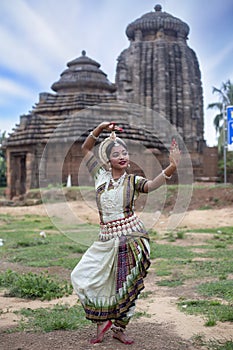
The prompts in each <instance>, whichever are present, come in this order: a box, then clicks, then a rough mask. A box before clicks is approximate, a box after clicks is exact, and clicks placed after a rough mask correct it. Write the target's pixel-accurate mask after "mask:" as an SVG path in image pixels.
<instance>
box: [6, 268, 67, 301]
mask: <svg viewBox="0 0 233 350" xmlns="http://www.w3.org/2000/svg"><path fill="white" fill-rule="evenodd" d="M0 286H1V287H6V288H7V292H6V293H5V295H6V296H9V297H18V298H25V299H40V300H51V299H56V298H61V297H63V296H64V295H69V294H71V293H72V290H73V289H72V286H71V284H68V283H67V282H64V283H61V282H60V283H59V282H57V281H55V280H53V279H52V278H51V277H50V276H49V275H48V274H45V273H41V274H39V275H38V274H35V273H31V272H29V273H27V274H22V275H20V274H18V273H16V272H13V271H10V270H9V271H7V272H5V274H3V275H0Z"/></svg>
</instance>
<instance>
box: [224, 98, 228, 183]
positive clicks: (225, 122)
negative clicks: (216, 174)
mask: <svg viewBox="0 0 233 350" xmlns="http://www.w3.org/2000/svg"><path fill="white" fill-rule="evenodd" d="M226 118H227V114H226V106H225V104H224V105H223V128H224V130H223V160H224V184H226V183H227V120H226Z"/></svg>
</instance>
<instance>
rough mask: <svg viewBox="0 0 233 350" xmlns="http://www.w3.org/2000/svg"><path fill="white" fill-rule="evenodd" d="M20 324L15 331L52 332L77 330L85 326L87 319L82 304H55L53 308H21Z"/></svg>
mask: <svg viewBox="0 0 233 350" xmlns="http://www.w3.org/2000/svg"><path fill="white" fill-rule="evenodd" d="M16 313H18V314H19V315H21V316H22V317H21V321H20V322H19V325H18V326H17V327H15V328H14V329H13V331H21V332H22V331H33V332H51V331H54V330H75V329H80V328H82V327H85V326H86V325H87V324H89V322H88V321H87V320H86V319H85V314H84V311H83V308H82V307H81V306H80V305H75V306H72V307H70V306H69V305H55V306H54V307H52V308H39V309H36V310H32V309H21V310H20V311H18V312H16Z"/></svg>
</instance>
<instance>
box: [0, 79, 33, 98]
mask: <svg viewBox="0 0 233 350" xmlns="http://www.w3.org/2000/svg"><path fill="white" fill-rule="evenodd" d="M32 97H34V94H33V93H32V90H31V89H29V88H28V87H24V86H22V85H21V84H18V83H16V82H15V81H13V80H10V79H7V78H6V79H4V78H0V103H1V104H6V102H7V101H8V100H10V99H11V98H14V99H18V98H19V99H28V98H32Z"/></svg>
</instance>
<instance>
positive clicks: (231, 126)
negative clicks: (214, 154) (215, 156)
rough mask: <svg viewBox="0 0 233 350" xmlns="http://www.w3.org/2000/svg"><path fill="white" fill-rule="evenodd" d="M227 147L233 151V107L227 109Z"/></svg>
mask: <svg viewBox="0 0 233 350" xmlns="http://www.w3.org/2000/svg"><path fill="white" fill-rule="evenodd" d="M227 145H228V151H233V106H228V107H227Z"/></svg>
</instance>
